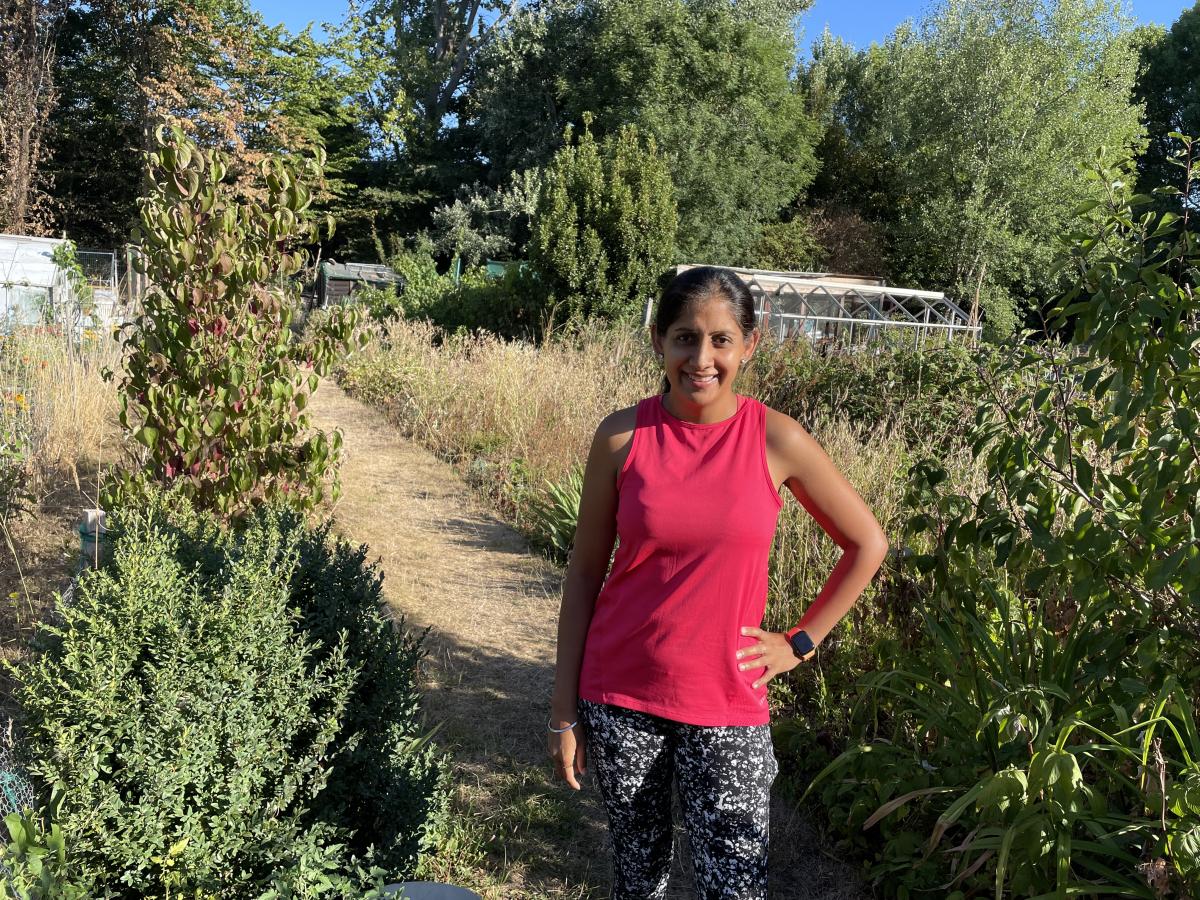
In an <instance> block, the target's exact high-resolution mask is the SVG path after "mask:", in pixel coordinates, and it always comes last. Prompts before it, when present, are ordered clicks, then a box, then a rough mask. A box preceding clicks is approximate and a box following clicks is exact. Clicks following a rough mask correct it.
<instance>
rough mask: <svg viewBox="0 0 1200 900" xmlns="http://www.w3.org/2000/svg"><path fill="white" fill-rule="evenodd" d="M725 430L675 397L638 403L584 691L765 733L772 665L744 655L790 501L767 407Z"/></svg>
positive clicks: (750, 407) (745, 400)
mask: <svg viewBox="0 0 1200 900" xmlns="http://www.w3.org/2000/svg"><path fill="white" fill-rule="evenodd" d="M737 400H738V410H737V412H736V413H734V414H733V416H731V417H730V418H728V419H725V420H724V421H721V422H715V423H712V424H696V423H692V422H685V421H683V420H682V419H678V418H676V417H675V416H672V415H671V414H670V413H669V412H667V410H666V407H665V406H664V405H663V401H662V397H661V396H656V397H650V398H648V399H646V400H643V401H641V402H640V403H639V404H638V407H637V424H636V427H635V428H634V432H633V442H632V444H631V446H630V448H629V456H628V458H627V459H626V460H625V464H624V466H623V467H622V468H621V472H620V474H619V475H618V476H617V535H618V537H619V538H620V544H619V546H618V548H617V552H616V557H615V559H614V561H613V566H612V571H611V572H610V573H609V575H608V578H607V579H606V580H605V582H604V586H603V588H602V589H601V590H600V594H599V596H597V598H596V603H595V607H594V609H593V613H592V621H591V624H590V625H589V627H588V633H587V640H586V643H585V645H584V651H583V661H582V665H581V668H580V673H579V696H580V697H581V698H583V699H584V700H590V701H592V702H594V703H608V704H611V705H614V706H622V707H625V708H627V709H633V710H638V711H640V712H645V713H650V714H652V715H656V716H661V717H662V718H666V719H672V720H674V721H677V722H684V723H687V724H691V725H764V724H766V723H767V722H768V719H769V716H768V711H767V688H766V685H764V686H762V687H761V688H758V689H757V690H756V689H754V688H753V687H752V686H751V685H752V684H753V683H754V681H755V680H756V679H757V678H759V677H760V676H761V675H762V673H763V669H762V668H761V667H756V668H753V669H747V670H746V671H744V672H741V671H738V663H739V660H738V659H737V658H736V657H735V656H734V654H735V653H736V652H737V650H738V649H739V648H741V647H746V646H749V645H751V644H754V643H755V642H756V640H755V639H754V638H751V637H745V636H743V635H742V634H741V629H742V627H744V626H747V625H750V626H760V625H761V624H762V617H763V611H764V610H765V608H766V603H767V560H768V557H769V556H770V552H771V541H772V539H773V538H774V535H775V525H776V522H777V520H778V518H779V509H780V507H781V506H782V505H783V501H782V500H781V499H780V496H779V493H778V491H776V489H775V487H774V485H773V484H772V483H771V475H770V472H769V470H768V468H767V449H766V407H765V406H763V404H762V403H760V402H758V401H757V400H754V399H751V398H749V397H741V396H739V397H738V398H737Z"/></svg>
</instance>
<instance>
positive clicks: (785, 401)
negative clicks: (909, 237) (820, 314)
mask: <svg viewBox="0 0 1200 900" xmlns="http://www.w3.org/2000/svg"><path fill="white" fill-rule="evenodd" d="M990 352H991V351H990V350H988V349H987V348H985V347H980V348H976V349H972V348H970V347H967V346H965V345H963V344H954V343H952V344H948V345H946V346H943V347H938V348H926V349H920V350H918V349H915V348H913V347H912V346H911V344H910V343H909V342H908V341H905V342H904V343H902V344H896V345H893V346H890V347H889V346H886V345H880V346H877V347H875V348H873V349H872V350H871V351H870V352H860V353H831V354H827V355H824V356H822V355H819V354H818V353H817V352H816V351H815V350H814V349H813V348H812V346H811V345H809V344H808V343H806V342H803V341H788V342H786V343H781V342H779V341H767V342H764V343H763V344H762V346H761V348H760V352H759V353H758V354H756V359H755V362H754V366H753V369H752V378H753V379H754V386H755V389H756V393H757V396H759V398H760V399H761V400H762V401H763V402H764V403H766V404H767V405H768V406H772V407H774V408H776V409H778V410H780V411H782V412H785V413H787V414H788V415H790V416H792V417H793V418H795V419H796V420H797V421H799V422H801V423H809V424H811V423H813V422H817V421H826V422H838V421H845V422H849V423H851V424H853V425H854V426H856V427H858V428H863V429H866V430H868V431H870V430H874V429H878V428H884V429H897V430H898V431H899V432H900V434H901V435H902V436H903V438H904V440H905V442H906V443H907V444H908V445H909V446H910V447H920V446H933V447H937V448H940V449H944V450H948V449H950V448H952V447H955V446H961V445H962V444H964V443H966V439H967V437H966V432H967V426H968V425H969V424H970V419H971V416H972V415H973V413H974V410H975V408H976V405H977V403H978V401H979V398H980V396H981V395H982V393H983V390H984V387H983V381H982V376H983V372H984V371H985V370H986V367H987V366H988V365H989V354H990Z"/></svg>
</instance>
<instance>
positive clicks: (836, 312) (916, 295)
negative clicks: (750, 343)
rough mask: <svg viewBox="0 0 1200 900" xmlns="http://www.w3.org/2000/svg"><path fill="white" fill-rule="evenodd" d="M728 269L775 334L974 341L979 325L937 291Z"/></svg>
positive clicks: (829, 340)
mask: <svg viewBox="0 0 1200 900" xmlns="http://www.w3.org/2000/svg"><path fill="white" fill-rule="evenodd" d="M690 268H694V267H693V266H691V265H681V266H679V267H678V271H680V272H683V271H685V270H687V269H690ZM730 269H731V271H733V272H735V273H736V274H737V275H738V277H739V278H741V279H742V281H743V282H745V284H746V285H747V286H748V287H749V288H750V292H751V293H752V294H753V295H754V307H755V311H756V312H757V313H758V322H759V327H760V328H762V329H763V330H764V331H765V332H768V333H770V334H772V335H774V336H775V337H777V338H779V339H780V340H786V339H789V338H798V337H804V338H806V339H808V340H809V341H811V342H812V343H813V344H814V345H816V346H818V347H822V348H826V347H830V346H837V347H857V346H863V345H868V344H873V343H876V342H878V341H880V340H882V339H885V338H887V339H901V340H902V339H908V340H911V341H912V343H913V346H916V347H924V346H926V344H928V343H929V342H930V341H933V342H935V343H938V344H941V343H945V342H948V341H951V340H967V341H975V340H978V338H979V334H980V331H981V328H980V326H979V324H978V322H973V321H972V320H971V317H970V316H969V315H968V314H967V313H965V312H964V311H963V310H962V308H961V307H959V306H958V304H956V303H954V301H952V300H950V299H948V298H947V297H946V295H945V294H943V293H941V292H940V291H921V290H914V289H911V288H898V287H893V286H890V285H888V284H886V283H885V282H884V281H883V279H880V278H867V277H863V278H860V277H855V276H847V275H831V274H829V273H824V272H772V271H767V270H763V269H738V268H733V267H730Z"/></svg>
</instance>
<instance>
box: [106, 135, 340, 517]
mask: <svg viewBox="0 0 1200 900" xmlns="http://www.w3.org/2000/svg"><path fill="white" fill-rule="evenodd" d="M148 164H149V171H148V175H149V179H150V182H151V185H152V187H151V191H150V194H149V196H148V197H146V198H144V199H143V200H142V201H141V228H140V231H141V250H142V256H141V259H142V261H143V269H144V271H145V272H146V274H147V275H148V278H149V283H150V285H151V288H150V290H149V291H148V292H147V293H146V295H145V297H143V298H142V306H143V311H142V314H141V315H140V316H138V317H137V319H136V320H135V321H134V322H132V323H131V324H129V325H128V326H125V327H126V331H127V336H126V338H125V340H124V344H125V347H126V348H127V350H128V354H127V357H126V362H125V370H124V373H123V377H122V378H121V382H120V393H121V413H120V421H121V424H122V426H123V427H125V428H126V429H128V430H129V431H130V433H131V434H132V435H133V437H134V438H135V440H136V441H137V442H139V443H141V444H142V445H144V446H145V448H146V449H147V451H148V454H147V455H148V458H147V459H144V460H140V461H139V463H140V464H139V465H138V466H136V467H135V468H136V469H137V471H138V473H139V477H144V478H148V479H149V480H151V481H153V482H156V483H159V484H171V483H175V482H178V483H179V485H180V489H181V490H183V491H186V493H187V494H188V496H190V497H191V498H192V499H193V500H194V501H195V502H196V503H197V504H199V505H200V506H201V507H203V508H206V509H216V510H219V511H220V512H221V513H222V514H224V515H226V516H237V515H242V514H244V513H246V512H247V511H248V510H250V509H252V508H253V507H255V506H256V505H259V504H260V503H262V502H264V501H267V500H271V499H279V498H283V499H286V500H287V501H288V502H289V503H292V504H295V505H298V506H302V507H305V508H311V506H312V505H313V504H315V503H317V502H318V501H320V499H321V498H322V496H323V495H324V493H325V490H326V486H327V481H329V480H331V479H332V476H333V475H334V473H335V471H336V458H337V452H338V450H339V447H340V440H341V438H340V435H339V434H338V433H337V432H335V433H334V434H333V435H332V436H330V435H326V434H324V433H322V432H319V431H315V432H314V431H312V430H311V429H310V427H309V420H308V416H307V414H306V413H305V412H304V408H305V406H306V405H307V401H308V396H309V394H310V393H311V392H312V391H313V390H315V389H316V384H317V375H318V374H320V373H322V372H323V371H324V369H325V367H326V366H327V365H328V364H329V363H330V362H331V361H332V359H333V357H334V355H335V353H337V352H339V351H341V350H344V349H345V347H346V346H347V342H348V340H349V338H350V335H351V333H352V332H353V330H354V326H355V324H356V320H357V317H358V316H359V312H358V311H357V310H356V309H355V308H354V307H352V306H351V307H346V308H341V309H338V310H337V311H336V312H335V313H331V314H330V315H329V316H327V317H326V318H325V321H324V328H323V330H322V331H321V332H320V333H318V334H314V335H313V336H311V338H310V340H308V341H307V342H306V343H305V344H304V345H303V346H301V345H298V344H296V343H294V342H293V340H292V334H291V330H290V328H289V324H290V321H291V318H292V314H293V309H294V302H293V300H292V298H291V296H290V292H291V291H293V290H294V288H293V287H292V286H291V282H290V281H289V280H288V277H289V276H291V275H293V274H295V273H296V272H297V271H298V270H299V269H300V267H301V265H302V264H303V262H304V259H305V251H304V250H303V246H302V245H304V244H306V243H311V242H312V241H313V240H315V239H316V237H317V228H316V224H315V222H314V217H313V215H312V213H311V210H310V204H311V201H312V192H311V189H312V187H313V184H314V182H316V181H318V180H319V179H320V176H321V159H320V157H318V159H316V160H311V159H300V158H284V157H273V158H269V159H267V160H265V161H264V162H263V163H262V166H261V184H259V185H256V186H255V187H256V188H257V189H258V190H260V191H261V193H262V199H261V201H248V200H245V199H244V198H243V197H242V196H241V195H240V194H239V193H237V189H235V188H234V187H233V186H232V185H230V184H228V183H227V182H226V181H225V171H226V158H225V156H224V155H223V154H222V153H220V152H218V151H201V150H200V149H198V148H197V147H196V145H195V144H194V143H193V142H192V141H191V140H190V139H189V138H187V137H186V136H185V135H184V134H183V133H182V132H181V131H180V130H178V129H172V130H170V131H164V130H161V129H160V131H159V132H158V134H157V146H156V148H155V150H154V151H153V152H152V153H150V154H148ZM302 363H309V364H312V366H313V367H314V369H315V372H314V373H306V372H304V371H302V369H301V364H302ZM125 487H126V489H132V490H134V491H135V492H136V489H137V485H136V483H135V482H134V481H133V480H131V478H127V479H126V484H125ZM336 491H337V485H336V482H334V484H333V493H334V495H335V496H336Z"/></svg>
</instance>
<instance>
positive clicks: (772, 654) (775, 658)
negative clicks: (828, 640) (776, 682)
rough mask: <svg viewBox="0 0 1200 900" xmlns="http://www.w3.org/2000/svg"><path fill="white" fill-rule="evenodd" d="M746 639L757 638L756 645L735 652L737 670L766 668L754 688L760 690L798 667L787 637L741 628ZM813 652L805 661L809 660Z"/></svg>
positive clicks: (774, 632)
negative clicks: (775, 678)
mask: <svg viewBox="0 0 1200 900" xmlns="http://www.w3.org/2000/svg"><path fill="white" fill-rule="evenodd" d="M742 634H743V635H745V636H746V637H754V638H758V643H757V644H751V645H750V646H749V647H743V648H742V649H741V650H739V651H738V652H737V658H738V660H739V663H738V669H739V670H741V671H745V670H746V669H759V668H762V667H764V666H765V667H766V670H767V671H765V672H763V674H762V675H761V676H759V679H758V681H756V682H754V687H756V688H760V687H762V686H763V685H764V684H766V683H767V682H768V681H770V680H771V679H772V678H774V677H775V676H776V675H779V674H780V673H781V672H790V671H792V669H794V668H796V666H798V665H800V660H799V659H798V658H797V657H796V654H795V653H794V652H793V651H792V645H791V642H790V641H788V639H787V636H786V635H783V634H780V633H779V632H776V631H763V630H762V629H761V628H749V627H747V628H743V629H742ZM815 653H816V651H815V650H814V651H813V652H812V653H810V654H809V655H808V656H806V657H805V659H811V658H812V656H813V655H814V654H815Z"/></svg>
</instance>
